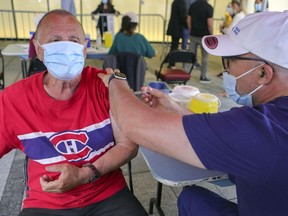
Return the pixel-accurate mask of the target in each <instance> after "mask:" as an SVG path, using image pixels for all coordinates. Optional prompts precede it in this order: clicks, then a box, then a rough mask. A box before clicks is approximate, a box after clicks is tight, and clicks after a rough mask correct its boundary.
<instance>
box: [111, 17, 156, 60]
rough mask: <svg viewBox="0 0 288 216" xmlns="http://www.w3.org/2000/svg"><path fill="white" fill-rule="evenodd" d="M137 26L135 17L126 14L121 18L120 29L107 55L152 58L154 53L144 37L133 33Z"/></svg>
mask: <svg viewBox="0 0 288 216" xmlns="http://www.w3.org/2000/svg"><path fill="white" fill-rule="evenodd" d="M137 25H138V19H137V15H136V14H135V13H133V12H128V13H127V14H126V15H125V16H123V18H122V23H121V29H120V31H119V32H118V33H117V34H116V35H115V38H114V41H113V44H112V47H111V48H110V50H109V53H108V54H117V53H119V52H132V53H136V54H138V55H140V56H143V57H148V58H152V57H153V56H155V54H156V52H155V49H154V48H153V47H152V45H151V44H150V43H149V41H148V40H147V39H146V38H145V37H144V35H142V34H140V33H137V32H135V30H136V28H137Z"/></svg>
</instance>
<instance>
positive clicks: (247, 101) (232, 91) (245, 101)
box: [223, 64, 264, 106]
mask: <svg viewBox="0 0 288 216" xmlns="http://www.w3.org/2000/svg"><path fill="white" fill-rule="evenodd" d="M263 65H264V64H261V65H258V66H257V67H255V68H252V69H251V70H249V71H247V72H245V73H243V74H242V75H240V76H238V77H235V76H233V75H231V74H228V73H227V72H224V73H223V85H224V88H225V91H226V93H227V94H228V96H229V98H231V99H232V100H233V101H234V102H236V103H237V104H240V105H244V106H253V100H252V94H253V93H255V92H256V91H258V90H259V89H260V88H261V87H262V86H263V85H260V86H258V87H257V88H256V89H254V90H253V91H251V92H250V93H248V94H245V95H239V94H238V92H237V91H236V84H237V79H239V78H241V77H243V76H245V75H247V74H249V73H251V72H252V71H254V70H255V69H257V68H259V67H261V66H263Z"/></svg>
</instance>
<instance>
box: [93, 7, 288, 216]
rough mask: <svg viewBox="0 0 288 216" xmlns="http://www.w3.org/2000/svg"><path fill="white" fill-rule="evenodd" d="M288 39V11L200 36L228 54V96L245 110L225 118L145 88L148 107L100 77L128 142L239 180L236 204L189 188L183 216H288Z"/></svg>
mask: <svg viewBox="0 0 288 216" xmlns="http://www.w3.org/2000/svg"><path fill="white" fill-rule="evenodd" d="M287 35H288V12H287V11H286V12H273V13H272V12H270V13H269V12H264V13H255V14H252V15H248V16H247V17H245V18H243V19H242V20H241V21H240V22H239V23H238V24H237V25H236V26H235V27H234V29H233V30H232V31H231V32H230V33H228V34H227V35H219V36H211V35H210V36H206V37H204V38H203V41H202V43H203V46H204V47H205V49H206V50H207V51H208V52H209V53H211V54H214V55H218V56H223V66H224V68H225V69H226V70H227V72H226V73H224V87H225V89H226V91H227V94H228V95H229V96H230V97H231V98H232V99H233V100H234V101H236V102H238V103H239V104H242V105H244V106H242V107H237V108H232V109H231V110H229V111H226V112H222V113H217V114H194V115H192V114H191V112H190V115H186V114H189V111H188V110H186V109H185V108H182V107H180V106H179V105H177V104H176V103H175V102H173V101H172V100H171V99H170V98H169V96H167V95H165V94H163V93H162V92H160V91H157V90H155V89H150V88H147V87H145V88H144V89H143V90H145V91H146V92H145V93H143V96H144V98H143V100H144V101H145V102H147V103H148V104H149V105H150V106H152V107H154V108H155V109H151V108H149V107H148V106H145V105H144V104H142V103H141V102H140V101H137V99H135V98H134V97H133V95H132V93H131V92H130V89H129V87H128V85H127V83H126V82H125V81H123V77H121V76H120V74H118V73H116V74H114V75H112V76H110V78H108V77H109V76H108V75H104V74H99V76H101V78H102V79H103V81H104V82H106V83H108V82H107V80H109V81H110V83H109V84H108V86H109V94H110V102H111V111H112V115H113V118H114V119H115V120H116V124H117V125H118V126H119V128H120V130H121V131H122V132H123V133H124V135H125V136H127V137H129V138H130V139H131V140H132V141H134V142H137V143H139V144H140V145H143V146H145V147H147V148H150V149H152V150H154V151H157V152H161V153H162V154H166V155H168V156H171V157H174V158H176V159H179V160H181V161H183V162H186V163H188V164H191V165H194V166H197V167H200V168H204V169H211V170H219V171H222V172H225V173H228V174H229V175H230V176H231V177H232V179H233V180H234V182H235V185H236V189H237V201H238V204H235V203H232V202H230V201H228V200H225V199H224V198H222V197H220V196H218V195H216V194H214V193H212V192H210V191H209V190H206V189H204V188H201V187H197V186H192V187H187V188H185V189H184V190H183V191H182V193H181V194H180V196H179V199H178V207H179V215H181V216H182V215H193V216H195V215H197V216H198V215H199V216H200V215H201V216H206V215H207V216H208V215H209V216H211V215H213V216H215V215H217V216H218V215H219V216H220V215H221V216H223V215H241V216H251V215H261V216H266V215H267V216H271V215H281V216H282V215H283V216H284V215H288V205H287V194H288V191H287V190H288V182H287V177H288V169H287V164H288V157H287V155H288V145H287V140H288V97H287V96H288V82H287V80H288V61H287V59H288V54H287V50H288V37H287ZM119 76H120V78H122V79H115V77H116V78H119ZM131 125H133V127H131Z"/></svg>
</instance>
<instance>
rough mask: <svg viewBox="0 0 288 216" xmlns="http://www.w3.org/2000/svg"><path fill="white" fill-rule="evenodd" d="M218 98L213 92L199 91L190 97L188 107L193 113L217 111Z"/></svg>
mask: <svg viewBox="0 0 288 216" xmlns="http://www.w3.org/2000/svg"><path fill="white" fill-rule="evenodd" d="M220 105H221V104H220V100H219V99H218V98H217V97H216V96H215V95H213V94H208V93H199V94H197V95H195V96H193V97H192V99H191V100H190V103H189V109H190V110H191V111H192V112H194V113H198V114H200V113H217V112H218V107H220Z"/></svg>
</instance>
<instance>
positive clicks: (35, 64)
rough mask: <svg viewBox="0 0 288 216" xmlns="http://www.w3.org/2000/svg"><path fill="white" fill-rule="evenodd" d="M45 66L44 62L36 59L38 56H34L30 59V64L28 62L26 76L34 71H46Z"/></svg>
mask: <svg viewBox="0 0 288 216" xmlns="http://www.w3.org/2000/svg"><path fill="white" fill-rule="evenodd" d="M46 70H47V69H46V66H45V65H44V63H43V62H42V61H40V60H39V59H38V57H37V56H36V57H34V58H32V59H31V60H30V64H29V69H28V72H27V77H29V76H31V75H33V74H35V73H39V72H42V71H46Z"/></svg>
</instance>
